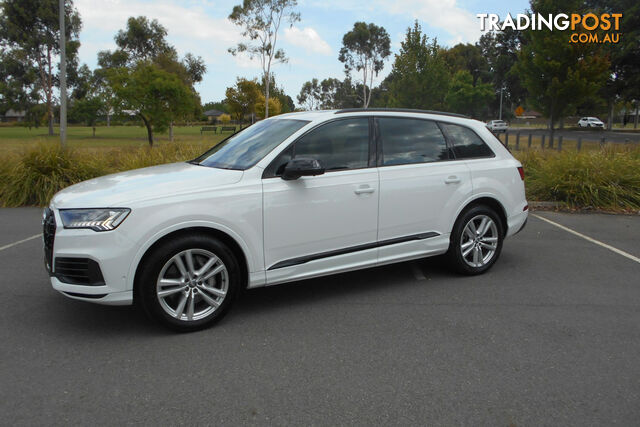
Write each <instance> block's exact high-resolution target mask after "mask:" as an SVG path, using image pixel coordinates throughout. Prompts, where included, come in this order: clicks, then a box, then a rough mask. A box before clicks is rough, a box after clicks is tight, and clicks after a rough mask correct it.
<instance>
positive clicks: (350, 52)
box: [338, 22, 391, 108]
mask: <svg viewBox="0 0 640 427" xmlns="http://www.w3.org/2000/svg"><path fill="white" fill-rule="evenodd" d="M390 54H391V39H390V38H389V34H388V33H387V30H385V29H384V28H383V27H378V26H377V25H375V24H373V23H370V24H366V23H364V22H356V23H355V24H353V29H352V30H351V31H349V32H348V33H346V34H345V35H344V37H343V38H342V48H341V49H340V54H339V56H338V59H339V60H340V62H342V63H344V67H345V71H346V73H347V75H349V74H350V73H351V71H352V70H354V69H355V70H356V71H359V72H361V73H362V98H363V104H362V105H363V107H364V108H367V107H368V106H369V101H371V88H372V87H373V78H374V76H377V75H378V73H379V72H380V71H382V68H383V67H384V60H385V59H386V58H387V57H388V56H389V55H390ZM367 89H368V90H367Z"/></svg>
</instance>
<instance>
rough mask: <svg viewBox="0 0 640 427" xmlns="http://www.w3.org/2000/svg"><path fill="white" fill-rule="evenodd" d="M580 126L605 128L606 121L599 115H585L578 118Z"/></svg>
mask: <svg viewBox="0 0 640 427" xmlns="http://www.w3.org/2000/svg"><path fill="white" fill-rule="evenodd" d="M578 127H581V128H600V129H604V123H602V120H600V119H599V118H597V117H583V118H581V119H580V120H578Z"/></svg>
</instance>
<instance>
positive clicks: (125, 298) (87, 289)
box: [51, 277, 133, 305]
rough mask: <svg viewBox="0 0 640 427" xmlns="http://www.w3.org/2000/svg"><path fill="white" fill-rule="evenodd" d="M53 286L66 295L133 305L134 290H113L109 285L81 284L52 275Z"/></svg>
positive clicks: (107, 303) (92, 300)
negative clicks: (65, 281) (74, 283)
mask: <svg viewBox="0 0 640 427" xmlns="http://www.w3.org/2000/svg"><path fill="white" fill-rule="evenodd" d="M51 286H53V289H55V290H56V291H58V292H60V293H61V294H63V295H64V296H66V297H69V298H73V299H77V300H81V301H87V302H93V303H96V304H104V305H131V304H132V303H133V291H122V292H112V289H111V288H109V287H108V286H106V285H105V286H80V285H72V284H69V283H62V282H61V281H60V280H58V279H57V278H56V277H51Z"/></svg>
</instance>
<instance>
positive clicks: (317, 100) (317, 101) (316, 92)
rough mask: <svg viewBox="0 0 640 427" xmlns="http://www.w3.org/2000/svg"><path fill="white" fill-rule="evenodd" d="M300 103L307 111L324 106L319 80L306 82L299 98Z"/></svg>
mask: <svg viewBox="0 0 640 427" xmlns="http://www.w3.org/2000/svg"><path fill="white" fill-rule="evenodd" d="M297 98H298V102H299V103H300V105H302V107H303V108H304V109H305V110H317V109H318V108H320V106H321V104H322V98H321V95H320V85H319V84H318V79H315V78H314V79H312V80H311V81H308V82H305V83H304V84H303V85H302V89H300V94H299V95H298V96H297Z"/></svg>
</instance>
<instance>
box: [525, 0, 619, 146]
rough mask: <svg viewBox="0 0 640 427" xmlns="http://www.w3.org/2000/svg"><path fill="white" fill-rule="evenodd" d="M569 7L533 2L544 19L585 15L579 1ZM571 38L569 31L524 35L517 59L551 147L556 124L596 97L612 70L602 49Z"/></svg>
mask: <svg viewBox="0 0 640 427" xmlns="http://www.w3.org/2000/svg"><path fill="white" fill-rule="evenodd" d="M569 3H570V4H566V2H565V3H563V4H562V5H559V4H557V2H555V1H554V0H532V1H531V8H532V10H533V12H534V13H542V14H543V15H545V16H546V15H547V14H556V13H561V12H562V11H564V10H572V11H574V12H575V13H580V12H582V11H583V9H581V5H582V2H581V1H580V0H571V1H570V2H569ZM560 9H562V10H560ZM569 34H570V31H569V30H566V31H559V30H553V31H550V30H540V31H531V30H528V31H525V32H524V33H523V34H522V48H521V51H520V54H519V56H518V59H519V61H518V64H517V70H518V73H519V74H520V75H521V77H522V79H523V84H524V87H525V88H526V89H527V90H528V92H529V98H528V101H529V103H530V104H531V105H532V106H533V107H534V108H536V109H538V110H539V111H540V112H542V113H543V114H544V116H545V117H546V118H548V120H549V129H550V131H551V138H550V140H551V143H552V144H553V134H554V128H555V124H556V123H557V122H558V121H559V120H561V119H563V118H564V117H565V116H567V115H568V114H570V113H571V112H572V111H574V110H575V108H576V106H577V105H579V104H580V103H581V102H582V101H583V100H585V99H587V98H589V97H590V96H593V95H594V94H595V93H597V91H598V90H599V89H600V87H602V85H603V84H604V83H605V81H606V78H607V71H608V68H609V61H608V60H607V58H606V57H605V56H604V55H603V51H602V47H601V46H600V45H598V44H595V43H593V44H587V43H569Z"/></svg>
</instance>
